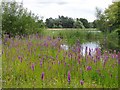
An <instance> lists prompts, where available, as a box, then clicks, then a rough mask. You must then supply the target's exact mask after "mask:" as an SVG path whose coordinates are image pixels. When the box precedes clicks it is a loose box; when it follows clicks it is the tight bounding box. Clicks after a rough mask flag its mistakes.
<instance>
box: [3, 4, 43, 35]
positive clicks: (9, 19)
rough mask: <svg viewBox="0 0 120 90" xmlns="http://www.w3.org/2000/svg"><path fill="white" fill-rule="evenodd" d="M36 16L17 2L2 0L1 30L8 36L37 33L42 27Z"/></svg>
mask: <svg viewBox="0 0 120 90" xmlns="http://www.w3.org/2000/svg"><path fill="white" fill-rule="evenodd" d="M41 23H42V22H40V21H39V19H38V16H35V15H34V14H33V13H32V12H28V11H27V9H24V8H23V7H22V5H18V3H17V2H9V3H6V2H2V31H3V34H4V33H7V34H9V35H10V36H16V35H20V36H22V35H27V34H33V33H38V32H40V31H41V29H43V26H41V27H40V25H41Z"/></svg>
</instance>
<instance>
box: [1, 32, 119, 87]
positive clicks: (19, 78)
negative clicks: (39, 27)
mask: <svg viewBox="0 0 120 90" xmlns="http://www.w3.org/2000/svg"><path fill="white" fill-rule="evenodd" d="M66 32H67V31H66ZM55 33H58V34H59V32H56V31H55ZM73 33H74V34H75V36H76V37H77V36H78V37H79V35H82V36H83V37H84V35H83V34H81V33H79V34H78V33H77V32H72V31H71V32H68V34H67V33H65V34H67V35H65V36H64V37H63V38H70V37H71V38H72V39H73V38H76V37H74V36H72V34H73ZM50 34H51V33H50ZM62 34H63V35H64V33H62ZM56 36H57V34H56ZM56 36H54V37H56ZM82 36H81V37H82ZM72 39H71V40H72ZM79 39H81V38H79ZM64 42H65V40H63V39H61V38H53V37H50V36H47V37H46V36H43V37H40V36H38V35H33V36H30V37H29V38H24V39H18V38H14V39H12V38H10V39H7V41H6V42H5V43H4V45H3V51H2V64H3V65H2V68H3V72H2V79H3V88H11V87H12V88H18V87H19V88H33V87H34V88H99V87H100V88H101V87H112V88H117V87H118V59H119V55H120V52H119V53H117V52H116V51H114V53H111V52H109V51H105V52H104V53H103V54H102V53H101V50H100V49H99V48H96V50H95V51H94V52H95V54H94V55H93V56H92V55H91V50H89V52H87V49H89V48H87V47H86V55H85V56H82V52H81V49H82V48H81V47H80V46H79V45H77V44H76V46H75V47H71V48H69V50H67V51H66V50H63V49H62V48H61V47H60V45H61V44H63V43H64ZM68 42H70V41H68Z"/></svg>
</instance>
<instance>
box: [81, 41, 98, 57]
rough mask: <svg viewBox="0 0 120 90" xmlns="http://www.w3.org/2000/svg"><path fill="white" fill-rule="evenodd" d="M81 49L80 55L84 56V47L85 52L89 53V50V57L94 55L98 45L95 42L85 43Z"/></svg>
mask: <svg viewBox="0 0 120 90" xmlns="http://www.w3.org/2000/svg"><path fill="white" fill-rule="evenodd" d="M81 47H82V55H83V56H84V55H85V49H86V47H87V52H89V50H91V55H94V54H95V49H96V48H100V45H99V43H97V42H86V43H83V44H82V45H81Z"/></svg>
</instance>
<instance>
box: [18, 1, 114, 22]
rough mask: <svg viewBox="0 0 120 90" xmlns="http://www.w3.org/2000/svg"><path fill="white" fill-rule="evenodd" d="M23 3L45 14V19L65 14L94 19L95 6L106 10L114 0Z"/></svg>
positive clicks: (34, 11)
mask: <svg viewBox="0 0 120 90" xmlns="http://www.w3.org/2000/svg"><path fill="white" fill-rule="evenodd" d="M19 1H20V0H19ZM21 1H22V0H21ZM23 3H24V7H25V8H28V10H31V11H32V12H33V13H35V14H38V15H39V16H43V17H44V19H46V18H49V17H52V18H57V17H58V15H64V16H68V17H73V18H86V19H88V20H89V21H93V20H94V19H95V7H98V8H100V9H102V10H105V8H107V7H108V5H110V4H111V3H112V0H23Z"/></svg>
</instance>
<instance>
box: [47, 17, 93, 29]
mask: <svg viewBox="0 0 120 90" xmlns="http://www.w3.org/2000/svg"><path fill="white" fill-rule="evenodd" d="M93 24H94V23H90V22H88V20H87V19H85V18H76V19H73V18H70V17H67V16H66V17H65V16H58V18H55V19H53V18H48V19H46V21H45V25H46V27H47V28H93V27H94V25H93Z"/></svg>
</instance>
